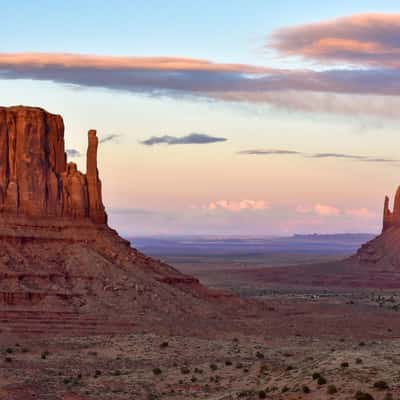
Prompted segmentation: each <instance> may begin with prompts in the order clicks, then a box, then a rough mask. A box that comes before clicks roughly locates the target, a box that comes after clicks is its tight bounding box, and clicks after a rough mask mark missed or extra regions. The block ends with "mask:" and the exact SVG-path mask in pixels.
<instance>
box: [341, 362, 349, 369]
mask: <svg viewBox="0 0 400 400" xmlns="http://www.w3.org/2000/svg"><path fill="white" fill-rule="evenodd" d="M340 366H341V367H342V368H348V367H349V363H348V362H347V361H345V362H342V363H341V364H340Z"/></svg>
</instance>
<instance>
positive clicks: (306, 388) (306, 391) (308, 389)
mask: <svg viewBox="0 0 400 400" xmlns="http://www.w3.org/2000/svg"><path fill="white" fill-rule="evenodd" d="M301 389H302V390H303V393H306V394H308V393H310V392H311V390H310V388H309V387H308V386H307V385H303V387H302V388H301Z"/></svg>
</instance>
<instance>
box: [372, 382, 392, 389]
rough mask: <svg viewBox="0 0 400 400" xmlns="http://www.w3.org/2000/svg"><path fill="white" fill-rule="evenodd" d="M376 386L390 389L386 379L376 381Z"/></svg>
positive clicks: (376, 387)
mask: <svg viewBox="0 0 400 400" xmlns="http://www.w3.org/2000/svg"><path fill="white" fill-rule="evenodd" d="M374 388H375V389H379V390H385V389H389V385H388V384H387V382H386V381H376V382H375V383H374Z"/></svg>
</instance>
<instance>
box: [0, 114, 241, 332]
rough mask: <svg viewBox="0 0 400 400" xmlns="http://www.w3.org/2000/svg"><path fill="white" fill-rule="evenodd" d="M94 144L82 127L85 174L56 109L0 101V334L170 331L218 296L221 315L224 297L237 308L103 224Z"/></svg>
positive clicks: (206, 312) (207, 311)
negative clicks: (71, 153) (72, 157)
mask: <svg viewBox="0 0 400 400" xmlns="http://www.w3.org/2000/svg"><path fill="white" fill-rule="evenodd" d="M97 147H98V138H97V135H96V131H94V130H91V131H89V136H88V150H87V169H86V173H85V174H84V173H82V172H80V171H78V169H77V166H76V164H74V163H73V162H68V160H67V156H66V153H65V148H64V123H63V120H62V118H61V117H60V116H59V115H53V114H50V113H48V112H46V111H44V110H42V109H40V108H32V107H22V106H18V107H9V108H6V107H0V320H1V321H2V322H1V325H0V329H1V331H2V332H3V334H4V333H6V332H13V334H14V333H19V334H30V333H44V334H52V333H63V334H88V333H105V332H120V331H124V330H128V331H132V329H145V328H151V329H152V330H155V329H164V330H171V331H175V332H176V331H177V330H178V331H179V330H180V329H181V328H182V329H183V328H187V327H188V325H190V321H195V322H196V326H198V325H199V323H201V322H199V321H206V319H207V318H212V319H213V320H214V321H215V319H216V317H218V318H220V317H221V312H220V310H221V305H222V304H226V307H224V310H223V315H224V316H227V315H229V311H228V308H230V306H231V305H233V308H234V309H235V310H234V312H237V307H238V305H239V304H241V300H239V299H237V298H233V297H229V296H226V295H224V294H222V293H216V292H212V291H209V290H207V289H206V288H204V287H203V286H201V285H200V284H199V282H198V281H197V280H196V279H195V278H192V277H190V276H186V275H183V274H182V273H180V272H178V271H177V270H175V269H174V268H172V267H170V266H169V265H167V264H165V263H162V262H161V261H158V260H154V259H152V258H150V257H147V256H145V255H144V254H142V253H141V252H139V251H137V250H136V249H134V248H132V247H131V246H130V243H129V242H127V241H126V240H124V239H122V238H121V237H120V236H119V235H118V234H117V232H116V231H114V230H112V229H111V228H109V227H108V225H107V214H106V212H105V209H104V205H103V202H102V192H101V181H100V178H99V173H98V168H97ZM216 299H217V300H216ZM188 316H190V317H191V318H188ZM180 321H181V322H180ZM205 326H209V324H206V325H205Z"/></svg>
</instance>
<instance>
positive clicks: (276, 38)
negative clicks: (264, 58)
mask: <svg viewBox="0 0 400 400" xmlns="http://www.w3.org/2000/svg"><path fill="white" fill-rule="evenodd" d="M399 42H400V14H384V13H366V14H358V15H351V16H347V17H342V18H337V19H334V20H329V21H324V22H318V23H311V24H306V25H300V26H295V27H289V28H284V29H280V30H278V31H277V32H275V33H274V34H273V36H272V38H271V40H270V41H269V42H268V45H271V46H272V47H273V48H274V49H276V50H278V51H279V52H280V53H281V54H283V55H286V56H302V57H304V58H305V59H312V60H318V61H321V62H323V63H332V62H334V63H346V64H357V65H369V66H380V67H382V66H384V67H390V68H399V67H400V58H399V56H400V47H399Z"/></svg>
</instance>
